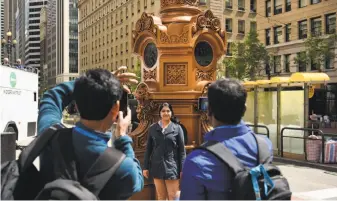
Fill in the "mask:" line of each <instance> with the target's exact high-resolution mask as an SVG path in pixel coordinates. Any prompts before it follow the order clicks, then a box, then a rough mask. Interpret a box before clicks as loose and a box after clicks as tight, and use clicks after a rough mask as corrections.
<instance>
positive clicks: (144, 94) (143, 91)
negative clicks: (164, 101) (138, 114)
mask: <svg viewBox="0 0 337 201" xmlns="http://www.w3.org/2000/svg"><path fill="white" fill-rule="evenodd" d="M134 95H135V97H136V99H137V100H138V101H139V103H140V105H141V104H143V103H144V101H145V100H148V99H149V96H150V93H149V87H148V86H147V84H146V83H144V82H141V83H139V84H138V86H137V89H136V91H135V93H134Z"/></svg>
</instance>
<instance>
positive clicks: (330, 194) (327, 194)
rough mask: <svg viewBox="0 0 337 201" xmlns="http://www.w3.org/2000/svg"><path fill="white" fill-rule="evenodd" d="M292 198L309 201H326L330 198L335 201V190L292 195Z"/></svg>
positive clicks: (336, 189) (336, 195)
mask: <svg viewBox="0 0 337 201" xmlns="http://www.w3.org/2000/svg"><path fill="white" fill-rule="evenodd" d="M293 197H296V198H306V199H311V200H327V199H332V198H333V199H336V200H337V188H327V189H321V190H315V191H308V192H300V193H293Z"/></svg>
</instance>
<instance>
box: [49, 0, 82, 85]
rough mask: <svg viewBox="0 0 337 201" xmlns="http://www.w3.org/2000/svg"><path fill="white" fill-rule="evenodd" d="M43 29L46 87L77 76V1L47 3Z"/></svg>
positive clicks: (51, 0) (65, 0)
mask: <svg viewBox="0 0 337 201" xmlns="http://www.w3.org/2000/svg"><path fill="white" fill-rule="evenodd" d="M46 11H47V29H46V38H45V40H46V41H47V42H46V43H47V44H46V49H47V50H46V51H45V52H44V53H43V54H46V57H47V61H46V64H47V72H44V73H45V74H46V75H47V78H46V79H47V80H48V81H47V86H44V87H45V88H50V87H53V86H55V85H56V84H58V83H62V82H66V81H70V80H74V79H75V78H76V77H78V1H77V0H64V1H59V0H48V6H47V10H46Z"/></svg>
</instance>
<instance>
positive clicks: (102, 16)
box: [79, 0, 256, 72]
mask: <svg viewBox="0 0 337 201" xmlns="http://www.w3.org/2000/svg"><path fill="white" fill-rule="evenodd" d="M199 8H200V9H201V10H206V9H210V10H211V11H212V12H213V14H214V15H215V16H216V17H218V18H219V19H220V20H221V22H222V25H223V27H222V28H223V29H226V31H227V37H228V42H229V43H228V49H229V51H228V54H229V55H230V46H231V43H232V42H234V41H237V40H242V39H243V38H244V36H245V34H246V33H248V32H249V30H250V29H255V30H256V21H255V16H256V13H255V11H256V0H238V1H237V0H225V1H224V0H212V1H206V0H200V2H199ZM159 11H160V1H159V0H129V1H125V0H110V1H109V0H106V1H104V0H98V1H88V0H79V12H80V20H79V29H80V31H79V37H80V48H79V51H80V71H81V72H84V71H85V70H87V69H90V68H99V67H101V68H106V69H109V70H114V69H116V67H118V66H122V65H126V66H128V67H130V68H131V69H134V68H135V67H136V66H137V65H138V59H137V57H136V56H135V55H133V54H132V51H130V50H131V48H132V47H131V33H132V32H131V31H132V30H134V29H135V27H134V25H135V23H136V21H137V20H138V19H139V18H140V17H141V14H142V13H143V12H147V13H153V14H154V15H158V14H159ZM112 44H113V45H112ZM220 63H221V61H220Z"/></svg>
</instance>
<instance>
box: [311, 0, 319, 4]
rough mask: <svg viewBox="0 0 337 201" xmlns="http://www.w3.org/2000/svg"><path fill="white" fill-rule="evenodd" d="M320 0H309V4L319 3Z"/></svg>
mask: <svg viewBox="0 0 337 201" xmlns="http://www.w3.org/2000/svg"><path fill="white" fill-rule="evenodd" d="M321 2H322V0H310V3H311V4H316V3H321Z"/></svg>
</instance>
